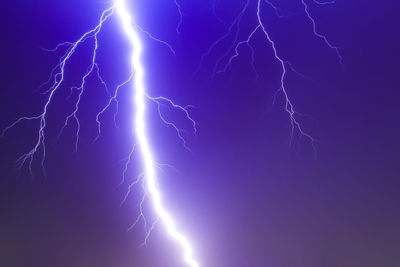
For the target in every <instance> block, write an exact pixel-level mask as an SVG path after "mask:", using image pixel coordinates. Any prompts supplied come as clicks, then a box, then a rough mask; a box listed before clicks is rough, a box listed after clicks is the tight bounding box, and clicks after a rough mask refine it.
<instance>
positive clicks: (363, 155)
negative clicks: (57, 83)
mask: <svg viewBox="0 0 400 267" xmlns="http://www.w3.org/2000/svg"><path fill="white" fill-rule="evenodd" d="M37 2H38V1H32V0H22V1H19V2H18V3H15V1H14V2H7V3H3V4H2V7H3V12H2V16H1V18H0V20H1V23H0V25H1V27H2V36H3V38H2V42H1V43H0V46H1V51H2V57H1V63H2V64H1V65H2V72H1V73H2V75H1V80H2V82H1V84H2V89H1V90H0V114H1V116H0V127H1V128H4V127H5V126H7V125H8V124H10V123H11V122H13V121H14V120H15V119H16V118H18V117H20V116H26V115H34V114H37V113H39V112H40V111H41V107H42V105H43V103H44V101H45V95H43V94H40V92H41V91H40V90H39V89H38V88H39V86H40V85H41V84H42V83H43V82H44V81H46V80H47V79H48V77H49V74H50V71H51V68H52V67H53V66H54V65H55V64H56V63H57V61H58V60H59V57H60V56H61V55H62V53H61V52H55V53H50V52H45V51H43V50H42V49H41V47H46V48H52V47H55V46H56V44H57V43H59V42H63V41H71V40H76V39H77V38H79V36H80V35H81V34H82V33H83V32H85V31H87V30H88V29H89V27H92V26H93V25H95V23H97V20H98V18H99V15H100V14H101V10H102V9H103V8H105V7H106V6H107V3H106V2H105V1H83V2H85V3H82V1H77V0H74V1H51V0H44V1H39V2H40V3H37ZM61 2H63V3H61ZM132 2H135V1H132ZM180 2H181V5H182V11H183V13H184V16H183V24H182V28H181V34H180V35H177V34H176V32H175V27H176V24H177V22H178V13H177V11H176V8H175V6H174V4H173V1H160V0H151V1H150V0H146V1H145V0H140V1H136V2H135V5H134V6H132V11H134V12H135V13H136V14H137V17H138V18H137V22H138V23H139V24H140V25H142V27H143V28H144V29H146V30H148V31H150V32H151V33H152V34H154V35H155V36H158V37H160V38H161V39H163V40H166V41H168V42H169V43H171V45H172V46H173V47H174V49H175V50H176V56H173V55H172V54H171V53H170V52H169V50H168V49H167V48H166V47H164V46H162V45H160V44H159V43H156V42H154V41H152V40H150V39H148V38H146V37H145V36H143V40H144V44H145V51H144V57H143V60H144V63H145V65H146V77H147V78H146V83H147V87H148V91H149V93H150V94H151V95H154V96H156V95H164V96H168V97H170V98H172V99H174V100H175V101H176V102H177V103H180V104H183V105H186V104H192V105H194V106H195V108H193V109H192V115H193V117H194V118H195V119H196V121H197V123H198V134H197V136H193V135H191V133H190V124H188V123H187V122H186V121H185V120H183V118H182V117H181V116H180V115H181V114H176V113H173V112H169V111H168V110H167V109H166V110H165V112H166V114H167V116H169V118H171V119H174V120H175V121H176V122H177V123H178V124H179V125H180V126H181V127H183V128H185V129H187V132H185V137H186V138H187V140H188V146H189V147H190V148H191V149H192V151H193V153H192V154H190V153H188V152H187V151H186V150H185V149H184V148H183V147H182V144H181V143H180V140H179V139H178V138H177V137H176V134H175V132H174V131H173V129H171V128H169V127H166V126H165V125H163V124H162V123H160V120H159V119H158V118H157V114H156V113H155V111H156V106H154V105H153V106H152V105H151V104H150V106H149V110H150V114H149V121H150V122H149V129H150V130H151V140H152V145H153V147H154V148H155V156H156V158H157V160H158V161H160V162H162V163H169V164H172V165H174V166H175V167H176V169H177V170H178V171H177V172H175V171H174V170H171V169H168V168H167V169H165V170H164V172H162V173H161V174H162V175H161V177H160V188H162V191H163V195H164V199H165V203H166V206H167V207H168V208H169V210H171V212H172V213H173V214H174V217H175V218H176V220H177V222H178V225H179V228H180V229H182V232H184V233H185V234H186V235H187V236H188V238H189V239H190V241H191V242H192V244H193V247H194V249H195V256H196V258H197V259H198V260H199V262H200V263H201V266H203V267H303V266H304V267H338V266H340V267H376V266H382V267H395V266H399V265H400V254H399V253H398V251H399V249H400V230H399V227H398V225H399V224H400V215H399V212H400V197H399V193H400V180H399V179H398V178H399V166H398V161H399V159H400V152H399V151H400V144H399V141H398V137H399V134H400V127H399V123H400V121H399V115H400V113H399V111H398V103H397V101H398V97H399V96H400V94H399V92H398V72H399V68H400V67H399V65H398V64H397V63H398V62H399V55H400V54H399V52H398V47H399V45H400V37H399V36H398V34H397V29H398V26H400V25H399V21H398V14H399V11H400V5H399V4H398V3H397V2H395V1H392V2H393V3H390V4H389V3H387V4H386V5H383V4H381V5H380V4H379V3H374V2H373V1H361V0H355V1H343V0H337V3H336V4H335V5H329V6H326V5H323V6H316V5H313V4H311V3H310V11H311V12H312V14H313V15H314V17H315V19H316V21H317V24H318V30H320V31H321V32H323V33H324V34H326V35H327V36H328V38H329V40H330V41H331V42H332V43H333V44H335V45H337V46H338V47H340V48H341V50H340V51H341V53H342V55H343V59H344V60H343V62H344V68H341V66H340V64H339V63H338V59H337V57H336V54H335V52H334V51H333V50H332V49H329V48H328V47H327V46H326V45H325V44H324V43H323V42H321V40H320V39H318V38H316V37H315V36H314V35H313V33H312V26H311V24H310V22H309V21H308V20H307V18H306V17H305V14H304V13H303V10H302V6H301V1H300V0H299V1H289V0H285V1H276V2H277V3H279V7H280V8H282V10H283V11H282V14H283V15H284V18H281V19H279V18H277V17H276V15H275V13H274V11H273V10H271V9H269V8H268V6H267V5H266V6H265V8H264V10H263V12H262V15H263V18H264V22H265V25H266V26H268V27H267V28H268V31H269V32H270V34H271V37H272V38H273V39H274V40H275V42H276V45H277V49H278V51H279V53H280V54H281V56H282V57H283V58H285V60H286V59H287V60H289V61H290V62H291V63H292V64H293V65H294V66H295V68H296V69H297V70H298V71H300V72H301V73H303V74H304V75H305V76H307V77H309V78H308V79H304V78H302V77H299V76H297V75H295V74H293V73H292V72H290V73H289V74H288V76H287V89H288V93H289V94H290V96H291V99H292V102H293V104H294V105H295V108H296V109H297V110H298V111H299V112H300V113H302V114H306V115H305V116H299V117H298V118H299V121H300V122H301V123H302V125H303V126H304V129H305V130H306V131H307V133H310V134H311V135H312V136H314V137H315V139H316V140H317V142H316V144H315V145H316V159H314V154H313V152H312V149H311V146H310V143H309V142H308V141H307V139H304V138H303V139H299V138H298V135H295V138H294V139H293V141H292V142H291V141H290V121H289V118H288V116H287V113H285V112H284V106H283V105H284V102H283V99H282V95H281V94H278V95H277V98H276V102H275V105H273V106H272V100H273V95H274V92H275V91H276V89H277V88H278V87H279V75H280V69H279V65H278V64H277V63H276V61H274V58H273V55H272V50H271V47H270V45H269V44H268V42H266V40H265V38H264V37H263V35H262V34H257V35H256V36H255V37H254V39H253V41H252V44H253V46H254V48H255V51H256V52H255V68H256V69H257V72H258V75H259V78H258V79H257V78H256V75H255V73H254V71H253V69H252V67H251V64H250V63H251V62H250V53H249V50H248V49H246V48H245V47H243V49H241V50H240V57H239V58H238V59H237V60H236V61H235V62H234V64H233V65H232V68H231V69H230V70H228V71H227V72H226V73H223V74H220V75H217V76H216V77H215V78H214V79H212V77H211V74H212V69H213V68H214V66H215V62H216V61H217V60H218V58H219V57H220V56H221V55H223V54H224V53H225V52H226V49H227V48H229V42H230V41H231V40H232V39H229V38H228V39H227V40H226V41H225V42H223V43H221V45H219V46H218V47H216V49H215V50H213V51H212V53H210V55H209V56H208V57H206V58H205V60H204V64H203V65H202V67H201V68H200V70H199V71H198V72H196V69H197V67H198V65H199V62H200V58H201V55H202V54H203V53H204V52H205V51H207V49H208V48H209V46H210V44H211V43H212V42H213V41H215V40H216V39H218V38H219V37H220V36H222V35H223V34H224V33H225V32H226V30H227V28H228V26H229V22H230V21H232V20H233V19H234V16H235V15H236V14H237V13H238V12H239V11H240V8H241V6H242V5H243V4H244V2H245V1H239V0H220V1H217V3H218V4H217V5H216V14H217V16H218V18H217V17H216V16H215V15H213V12H212V8H211V7H212V1H184V0H181V1H180ZM308 2H312V1H308ZM255 4H256V3H255V1H251V5H250V6H249V10H248V12H247V13H246V14H245V16H244V17H243V21H242V24H241V26H240V28H241V31H240V33H239V39H240V40H243V39H245V38H246V34H248V32H249V31H250V30H251V29H252V27H254V26H255V23H256V21H255V19H256V17H255V14H256V10H255V7H256V6H255ZM99 40H100V47H99V65H100V68H101V71H102V75H103V77H104V79H105V80H106V82H107V83H108V84H109V85H110V87H111V88H114V87H115V86H116V85H117V84H118V83H120V82H121V81H123V80H124V79H126V77H127V75H129V66H128V65H127V56H126V55H127V54H128V53H129V49H128V46H127V43H126V41H125V40H124V36H123V35H122V33H121V31H120V29H119V27H118V23H117V21H116V20H115V19H114V20H111V21H110V22H109V23H108V24H107V25H106V26H105V28H104V31H103V33H102V34H101V35H100V36H99ZM91 46H92V43H91V42H90V41H87V42H85V44H84V45H83V46H82V48H81V50H80V51H78V53H79V54H77V55H76V57H75V58H74V59H73V60H71V64H70V66H69V67H68V68H67V71H68V73H69V75H70V76H69V77H71V78H69V79H68V80H67V81H66V83H65V86H64V87H62V88H61V90H60V92H59V94H58V95H57V98H56V99H57V101H56V102H55V103H54V104H53V105H51V107H50V109H49V111H50V113H49V114H50V115H49V117H48V120H49V127H48V129H47V131H46V135H47V138H48V139H47V140H48V141H47V143H46V145H47V148H48V151H47V153H48V154H47V155H48V158H47V161H46V170H47V172H48V176H47V179H46V180H44V179H43V177H42V176H41V175H40V168H39V162H37V161H35V162H34V168H33V169H34V172H35V174H36V175H35V177H33V178H32V177H30V175H29V173H28V172H27V170H26V169H23V171H22V173H21V175H20V176H18V173H17V170H16V168H15V166H14V162H15V160H16V159H17V158H18V157H19V156H20V155H21V154H23V153H25V152H27V150H29V148H30V147H31V146H32V144H33V142H34V141H35V138H36V133H37V124H35V123H31V122H29V123H23V124H21V125H19V126H18V127H16V128H14V129H12V130H11V131H9V132H8V133H7V135H6V136H5V137H4V138H2V139H0V152H1V154H0V156H1V158H0V160H1V164H0V175H1V179H0V236H1V238H0V265H1V266H7V267H14V266H15V267H39V266H41V267H47V266H49V267H50V266H57V267H92V266H93V267H128V266H129V267H132V266H138V267H184V266H185V265H183V264H182V262H181V257H180V251H179V248H178V247H177V246H176V244H175V243H174V242H172V241H171V239H169V238H168V237H167V236H166V235H165V232H164V231H163V229H162V227H158V228H156V230H155V231H154V232H153V234H152V236H151V237H150V240H149V243H148V246H147V248H143V247H139V246H140V244H141V243H142V241H143V239H144V234H145V232H144V229H143V225H142V224H139V225H138V226H137V227H136V228H134V229H133V230H131V231H129V232H126V229H127V228H128V227H129V226H130V225H131V224H132V222H133V221H134V220H135V218H136V217H135V216H136V215H137V212H138V201H140V190H139V188H138V189H137V190H136V191H135V192H133V193H132V194H131V195H130V197H129V198H128V200H127V202H126V203H125V204H124V205H123V206H122V207H120V205H119V204H120V202H121V200H122V198H123V197H124V194H125V192H126V190H127V187H128V183H125V184H123V185H122V186H120V187H117V185H118V184H119V182H120V180H121V174H122V169H123V161H121V160H122V159H123V158H125V157H126V156H127V155H128V153H129V151H130V147H131V145H132V143H133V142H134V139H133V137H132V133H131V129H132V124H131V122H132V115H133V114H132V113H131V110H130V109H131V105H130V101H131V99H130V96H131V91H130V90H129V89H130V88H129V87H126V88H125V89H124V90H123V91H121V95H120V110H119V116H118V117H117V122H118V124H119V126H120V131H118V130H117V129H115V128H114V126H113V122H112V112H109V113H107V115H106V116H104V120H103V126H104V127H103V132H102V136H101V138H100V139H99V140H98V141H97V142H96V143H94V144H93V143H92V141H93V139H94V138H95V136H96V131H97V129H96V122H95V115H96V113H97V112H98V111H99V109H100V108H101V107H102V105H104V103H105V101H106V93H105V91H104V89H103V88H102V87H101V84H99V83H98V82H97V81H96V80H95V79H91V80H90V82H89V84H88V87H87V91H86V93H85V95H84V98H83V100H82V108H81V111H80V113H79V116H80V118H81V121H82V125H83V127H82V131H81V139H80V141H79V150H78V153H73V146H74V140H73V133H74V127H75V125H74V124H71V126H70V127H68V128H67V129H66V131H65V132H64V134H63V135H62V136H61V138H60V139H59V140H57V134H58V131H59V129H60V127H61V126H62V124H63V122H64V118H65V115H66V114H67V112H68V111H70V110H71V103H72V102H71V100H70V101H68V100H66V97H67V96H68V94H69V90H68V88H69V87H70V86H71V85H73V84H74V82H76V81H78V80H79V74H80V73H82V72H83V71H85V69H86V66H87V63H85V62H88V60H89V57H88V52H89V51H90V47H91ZM41 90H42V91H43V90H45V88H42V89H41ZM75 96H76V95H75ZM73 97H74V96H73ZM136 157H139V155H137V156H136ZM139 172H140V161H139V160H137V161H134V162H133V164H132V165H131V167H130V169H129V177H130V178H129V179H134V175H135V174H137V173H139ZM145 210H146V212H147V214H148V216H149V218H152V216H153V214H152V210H151V206H150V205H149V204H148V203H147V204H146V205H145Z"/></svg>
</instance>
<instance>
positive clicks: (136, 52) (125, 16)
mask: <svg viewBox="0 0 400 267" xmlns="http://www.w3.org/2000/svg"><path fill="white" fill-rule="evenodd" d="M115 7H116V9H117V13H118V15H119V17H120V19H121V23H122V26H123V28H124V31H125V33H126V36H127V37H128V39H129V41H130V43H131V45H132V50H133V53H132V58H131V64H132V69H133V72H134V90H135V94H134V102H135V107H136V110H135V121H134V125H135V132H136V136H137V140H138V145H139V148H140V151H141V155H142V158H143V162H144V165H145V172H144V179H145V184H146V188H147V191H148V193H149V195H150V197H151V200H152V203H153V206H154V209H155V211H156V213H157V215H158V216H159V220H160V222H162V223H163V224H164V226H165V228H166V230H167V232H168V233H169V235H171V236H172V238H174V239H175V240H176V241H178V242H179V244H180V245H181V246H182V249H183V251H184V259H185V261H186V263H187V264H188V265H189V266H191V267H198V266H199V264H198V263H197V262H196V261H195V260H194V258H193V256H192V249H191V247H190V244H189V242H188V241H187V239H186V237H185V236H183V235H182V234H181V233H179V232H178V231H177V229H176V227H175V223H174V221H173V219H172V217H171V215H170V214H169V213H168V212H167V211H166V210H165V208H164V207H163V205H162V200H161V193H160V191H159V190H158V188H157V179H156V162H155V161H154V160H153V156H152V152H151V148H150V144H149V140H148V138H147V135H146V123H145V111H146V91H145V84H144V70H143V66H142V63H141V60H140V57H141V51H142V44H141V41H140V38H139V36H138V33H137V32H136V31H135V29H134V28H133V26H132V25H133V18H132V16H131V15H130V13H129V12H128V9H127V7H126V3H125V0H116V1H115Z"/></svg>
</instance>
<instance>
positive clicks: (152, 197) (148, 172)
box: [1, 0, 343, 267]
mask: <svg viewBox="0 0 400 267" xmlns="http://www.w3.org/2000/svg"><path fill="white" fill-rule="evenodd" d="M127 1H128V0H113V4H112V6H111V7H109V8H107V9H105V10H104V11H103V12H102V14H101V16H100V19H99V22H98V23H97V25H96V26H95V27H93V28H92V29H91V30H89V31H87V32H86V33H84V34H83V35H82V36H81V37H80V38H79V39H78V40H77V41H75V42H64V43H60V44H58V45H57V46H56V47H55V48H54V49H45V50H46V51H49V52H53V51H58V50H59V49H66V52H65V53H64V55H63V56H62V57H61V59H60V61H59V63H58V64H57V65H56V66H55V67H54V68H53V69H52V70H51V73H50V78H49V79H48V81H47V82H46V83H44V84H43V85H42V86H45V85H50V86H49V89H47V90H46V91H45V92H43V94H44V95H46V97H47V98H46V101H45V104H44V106H43V110H42V112H41V113H40V114H38V115H35V116H24V117H21V118H19V119H17V120H16V121H14V122H13V123H11V124H10V125H9V126H7V127H6V128H5V129H4V130H3V131H2V133H1V134H2V136H4V135H5V134H6V133H7V132H8V131H9V130H10V129H11V128H13V127H15V126H16V125H18V124H19V123H21V122H23V121H38V125H39V129H38V132H37V139H36V142H35V144H34V145H33V147H32V148H31V149H30V150H29V151H28V152H27V153H25V154H23V155H22V156H21V157H20V158H19V159H18V160H17V167H18V168H19V169H21V168H22V167H23V166H25V165H27V166H28V169H29V172H30V174H31V175H32V176H33V171H32V164H33V161H34V159H35V155H36V154H38V153H41V157H40V165H41V169H42V172H43V174H44V175H46V171H45V166H44V165H45V159H46V139H45V130H46V127H47V116H48V113H49V112H48V108H49V106H50V105H51V104H52V103H53V102H54V101H55V100H54V98H55V95H56V94H57V92H58V91H59V90H60V89H61V88H62V85H63V83H64V79H65V67H66V65H67V64H68V63H69V61H70V59H71V57H72V56H74V55H75V53H76V49H77V48H78V46H80V45H81V44H82V43H83V42H85V41H88V40H93V49H92V50H91V51H92V54H91V55H92V57H91V62H90V64H89V66H88V68H87V70H86V71H85V73H84V74H82V76H81V80H80V83H79V84H78V85H77V86H73V87H71V88H70V90H71V91H70V95H69V97H71V96H72V95H73V94H74V92H77V99H76V101H75V102H74V106H73V109H72V111H71V112H70V113H69V114H68V115H67V116H66V118H65V121H64V124H63V126H62V127H61V129H60V132H59V135H58V137H60V136H61V135H62V133H63V131H64V129H65V128H66V127H67V126H70V125H71V123H72V122H73V123H74V125H75V133H74V138H75V141H74V151H77V150H78V144H79V135H80V131H81V124H80V121H79V107H80V104H81V99H82V96H83V95H84V93H85V88H86V87H87V80H88V78H89V77H91V76H92V75H95V76H96V77H97V79H98V81H99V82H100V83H101V84H102V86H103V87H104V88H105V90H106V92H107V95H108V101H107V102H106V104H105V105H104V107H103V108H102V109H101V110H100V111H99V112H98V113H97V115H96V117H95V120H96V123H97V130H98V131H97V136H96V137H95V138H94V141H96V140H97V139H98V138H99V137H100V136H101V129H102V124H101V119H102V117H103V115H104V114H105V113H106V112H107V111H108V110H109V109H110V108H111V106H112V105H115V107H116V111H115V113H114V117H113V118H114V124H115V127H116V128H118V125H117V122H116V116H117V114H118V104H119V102H118V96H119V91H120V90H121V89H122V88H123V87H128V86H129V87H130V88H131V89H132V91H133V94H132V95H133V99H132V102H133V104H134V109H133V110H132V114H133V122H132V124H133V128H132V132H133V134H134V135H135V137H136V143H135V144H133V145H132V148H131V150H130V152H129V155H128V157H127V158H126V161H125V163H124V168H123V172H122V180H121V182H120V185H122V184H124V183H125V181H126V176H127V172H128V168H129V164H130V163H131V161H132V160H133V154H134V152H135V151H136V150H138V151H139V155H140V157H141V159H142V162H143V171H142V172H141V173H140V174H139V175H138V176H137V177H136V179H134V180H133V181H132V182H131V183H130V184H129V186H128V189H127V192H126V194H125V196H124V198H123V200H122V203H121V205H122V204H124V203H125V202H126V201H127V199H128V197H129V195H130V193H131V191H132V189H133V187H134V186H136V185H141V186H142V190H143V192H144V193H143V195H142V198H141V200H140V203H139V214H138V216H137V218H136V220H135V221H134V223H133V224H132V226H131V227H129V228H128V230H129V229H131V228H132V227H134V226H135V225H137V224H138V223H139V222H143V224H144V227H145V229H146V236H145V239H144V244H146V243H147V241H148V239H149V237H150V234H151V233H152V230H153V229H154V227H155V226H156V224H161V225H162V227H163V228H164V229H165V231H166V232H167V233H168V234H169V235H170V236H171V237H172V239H173V240H175V241H176V242H177V243H178V244H179V245H180V248H181V251H182V257H183V260H184V262H185V263H186V265H187V266H190V267H198V266H199V263H198V262H197V261H196V260H195V259H194V257H193V251H192V248H191V245H190V243H189V241H188V239H187V238H186V237H185V236H184V235H183V234H182V233H181V232H180V231H178V229H177V226H176V223H175V221H174V219H173V216H172V215H171V213H170V212H169V211H168V210H167V209H166V208H165V207H164V205H163V200H162V193H161V191H160V188H159V186H158V179H157V178H158V176H159V172H158V171H157V170H158V169H159V168H160V167H163V166H167V167H172V168H173V166H170V165H167V164H160V163H157V162H156V161H155V159H154V156H153V148H152V145H151V142H150V140H149V138H148V134H147V128H146V126H147V119H146V114H147V109H148V107H149V102H150V103H153V104H154V105H155V106H156V107H157V111H158V115H159V118H160V120H161V121H162V122H163V123H164V124H165V125H167V126H169V127H171V128H172V129H173V130H174V131H175V132H176V134H177V137H178V138H179V139H180V140H181V142H182V145H183V146H184V147H185V148H186V149H187V150H189V151H190V149H189V147H188V145H187V143H186V140H185V138H184V135H183V129H180V128H179V127H178V126H177V125H176V124H175V123H174V122H173V121H169V120H167V119H166V116H164V114H163V112H162V110H161V106H168V107H170V108H172V109H173V110H174V111H176V112H181V113H183V115H184V116H185V118H186V119H187V120H188V121H189V122H190V123H191V126H192V131H193V134H196V133H197V125H196V122H195V120H194V119H193V118H192V117H191V115H190V113H189V109H190V107H191V106H183V105H179V104H177V103H175V102H174V101H172V100H171V99H169V98H167V97H164V96H151V95H150V94H149V92H148V91H147V90H146V84H145V67H144V64H143V63H142V60H141V57H142V52H143V45H142V40H141V37H140V36H141V34H145V35H147V36H148V37H149V38H151V39H152V40H154V41H156V42H159V43H160V44H162V45H165V46H166V47H167V48H168V49H169V50H170V51H171V53H172V54H174V55H175V50H174V49H173V47H172V46H171V45H170V44H169V43H167V42H165V41H163V40H161V39H159V38H157V37H155V36H154V35H152V34H151V33H150V32H148V31H146V30H144V29H143V28H141V27H140V26H139V25H138V24H136V23H135V18H134V15H133V14H132V12H130V11H129V9H128V7H127ZM307 1H308V0H299V4H301V5H302V7H303V10H304V13H305V16H306V18H307V19H308V21H309V22H310V23H311V26H312V30H313V34H314V36H316V37H317V38H319V39H320V40H322V41H323V42H324V43H325V44H326V45H327V46H328V47H329V48H330V49H332V50H334V51H335V53H336V55H337V56H338V58H339V62H340V64H343V58H342V56H341V54H340V50H339V47H337V46H335V45H333V44H332V43H331V42H330V41H329V40H328V38H327V37H326V36H325V35H324V34H322V33H321V32H319V31H318V30H317V23H316V21H315V19H314V18H313V16H312V15H311V13H310V11H309V5H308V2H307ZM309 1H311V2H312V3H314V5H320V6H324V5H330V4H334V3H335V1H334V0H328V1H325V2H324V1H320V0H309ZM173 2H174V4H175V6H176V8H177V11H178V14H179V20H178V24H177V25H176V28H175V30H176V33H177V34H179V33H180V32H181V27H182V22H183V13H182V8H181V4H180V1H178V0H173ZM251 3H252V1H251V0H245V1H244V4H243V6H242V8H241V10H240V12H239V13H238V15H237V16H236V17H235V18H234V20H233V21H232V22H231V23H230V24H229V25H228V29H227V32H226V33H225V34H224V35H222V36H221V37H220V38H219V39H218V40H216V41H215V42H213V43H212V44H211V46H210V47H209V49H208V50H207V51H206V52H205V53H204V54H203V55H201V58H200V64H199V67H198V70H199V69H200V68H201V66H202V64H203V61H204V60H205V58H206V57H207V56H209V55H210V54H211V52H212V51H213V50H214V49H215V48H216V46H218V45H220V44H221V42H223V41H225V40H227V39H228V38H231V37H232V36H233V38H232V41H231V43H230V44H229V47H228V49H227V50H226V52H225V53H223V54H222V55H221V56H220V57H218V59H217V60H216V63H215V66H214V68H213V70H212V77H215V76H216V75H218V74H220V73H223V72H226V71H228V70H229V69H230V67H231V66H232V64H233V63H234V62H235V59H237V58H238V57H239V48H240V47H241V46H246V47H247V48H248V49H250V52H251V54H250V56H251V66H252V68H253V70H254V72H255V73H256V76H258V74H257V70H256V67H255V53H256V51H255V49H254V47H253V46H252V39H253V38H254V36H255V35H257V34H262V35H263V36H264V38H265V39H264V40H265V41H266V43H268V45H269V47H270V48H271V49H272V52H273V56H274V59H275V61H276V63H277V64H278V65H279V66H280V69H281V73H280V76H279V88H278V90H277V91H276V92H275V94H274V100H273V103H274V102H275V98H276V95H277V94H278V93H281V94H282V95H283V98H284V101H285V103H284V108H285V112H286V113H287V114H288V117H289V121H290V125H291V131H290V139H291V140H292V139H293V137H294V135H295V134H299V135H300V137H304V138H306V139H307V140H309V142H310V143H311V145H312V147H313V149H314V151H315V145H314V143H315V139H314V138H313V136H312V135H311V134H309V133H308V132H307V131H306V130H304V129H303V126H302V125H301V123H300V122H299V120H298V117H299V116H302V114H301V113H299V112H298V111H296V109H295V105H294V103H293V101H292V100H291V98H290V95H289V93H288V90H287V85H286V84H287V82H286V78H287V73H288V72H289V71H291V72H293V73H295V74H297V75H300V76H301V77H303V78H307V77H305V76H304V75H303V74H301V73H300V72H298V71H297V70H296V69H295V68H294V67H293V65H292V64H291V62H290V61H288V60H286V59H284V58H283V57H282V56H281V55H280V53H279V51H278V48H277V45H276V43H275V41H274V40H273V38H272V37H271V35H270V33H269V32H268V29H267V26H266V25H265V24H264V22H263V18H262V16H261V11H262V8H263V4H265V5H266V6H267V7H269V8H272V9H273V10H274V11H275V14H276V16H277V17H279V18H283V17H284V16H283V15H282V11H281V10H280V9H279V8H278V7H277V6H276V5H275V4H274V3H273V2H271V1H269V0H255V2H254V3H255V4H256V10H255V11H254V10H253V12H254V13H252V14H254V16H255V18H256V24H255V25H254V27H253V28H252V29H251V31H250V33H248V34H247V36H246V38H244V39H242V40H241V41H240V38H239V37H240V34H239V33H240V24H241V23H242V19H243V17H244V15H245V14H246V12H248V10H249V7H251ZM216 4H217V2H216V1H214V2H213V7H212V10H213V13H214V14H215V13H216V12H215V9H216ZM114 14H116V15H117V17H118V19H119V23H120V25H121V27H122V29H123V32H124V34H125V37H126V39H127V40H128V41H129V44H130V49H131V56H130V65H131V66H130V67H131V70H130V75H129V77H127V78H126V80H125V81H123V82H122V83H121V84H119V85H118V86H117V87H116V88H115V89H114V91H113V92H111V91H110V88H109V87H108V86H107V84H106V82H105V81H104V79H103V78H102V76H101V72H100V68H99V66H98V64H97V62H96V59H97V52H98V45H99V41H98V35H99V34H100V33H101V29H102V27H103V24H104V23H105V22H106V21H107V20H108V19H109V18H110V17H111V16H113V15H114ZM215 15H216V14H215ZM216 17H217V15H216ZM217 19H218V17H217ZM223 63H225V64H223ZM42 86H41V87H42ZM148 200H149V201H150V202H151V204H152V207H153V209H154V211H155V213H156V217H157V219H156V220H154V221H153V222H151V223H150V222H148V221H147V219H146V216H145V211H144V208H143V205H144V203H145V201H148Z"/></svg>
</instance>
